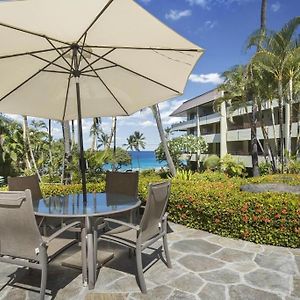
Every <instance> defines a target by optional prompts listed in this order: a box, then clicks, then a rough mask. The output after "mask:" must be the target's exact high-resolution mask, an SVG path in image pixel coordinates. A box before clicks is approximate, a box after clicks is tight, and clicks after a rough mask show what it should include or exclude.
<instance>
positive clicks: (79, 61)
mask: <svg viewBox="0 0 300 300" xmlns="http://www.w3.org/2000/svg"><path fill="white" fill-rule="evenodd" d="M86 37H87V32H86V33H85V35H84V39H83V43H82V46H81V48H83V47H84V45H85V41H86ZM81 60H82V51H80V56H79V60H78V69H79V68H80V63H81Z"/></svg>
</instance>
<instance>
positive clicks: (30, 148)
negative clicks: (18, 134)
mask: <svg viewBox="0 0 300 300" xmlns="http://www.w3.org/2000/svg"><path fill="white" fill-rule="evenodd" d="M23 119H24V127H25V132H26V140H27V146H28V150H29V154H30V158H31V161H32V164H33V167H34V170H35V172H36V174H37V176H38V178H39V181H41V175H40V172H39V170H38V167H37V164H36V161H35V157H34V154H33V151H32V147H31V142H30V136H29V127H28V120H27V116H23Z"/></svg>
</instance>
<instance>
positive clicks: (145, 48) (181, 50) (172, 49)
mask: <svg viewBox="0 0 300 300" xmlns="http://www.w3.org/2000/svg"><path fill="white" fill-rule="evenodd" d="M90 47H91V48H102V49H107V48H115V49H124V50H157V51H177V52H203V51H204V50H203V49H202V48H189V49H186V48H160V47H134V46H104V45H103V46H99V45H97V46H91V45H90Z"/></svg>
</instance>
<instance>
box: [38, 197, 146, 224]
mask: <svg viewBox="0 0 300 300" xmlns="http://www.w3.org/2000/svg"><path fill="white" fill-rule="evenodd" d="M140 204H141V201H140V200H139V199H138V198H137V197H133V196H127V195H121V194H112V193H88V194H87V204H86V205H84V203H83V197H82V194H70V195H66V196H51V197H49V198H43V199H40V200H38V201H35V202H34V203H33V209H34V213H35V215H37V216H46V217H64V218H68V217H86V216H90V217H92V216H107V215H112V214H115V213H120V212H125V211H130V210H132V209H134V208H136V207H138V206H140Z"/></svg>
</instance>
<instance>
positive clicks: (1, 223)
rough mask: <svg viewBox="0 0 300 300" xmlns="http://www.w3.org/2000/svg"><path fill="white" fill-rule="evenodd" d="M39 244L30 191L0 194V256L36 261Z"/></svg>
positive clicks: (39, 237)
mask: <svg viewBox="0 0 300 300" xmlns="http://www.w3.org/2000/svg"><path fill="white" fill-rule="evenodd" d="M41 242H42V238H41V235H40V232H39V229H38V227H37V224H36V221H35V216H34V212H33V206H32V198H31V191H30V190H28V189H27V190H26V191H25V192H23V191H22V192H18V191H16V192H0V255H8V256H12V257H18V258H25V259H33V260H38V255H37V253H36V250H35V249H38V248H39V246H40V244H41Z"/></svg>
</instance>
